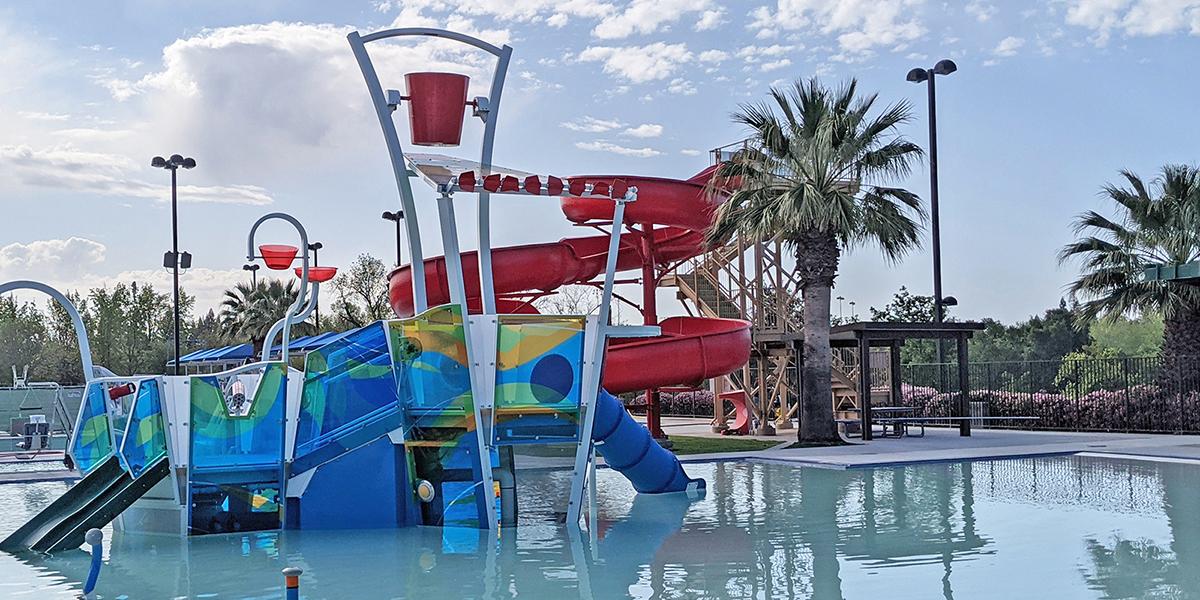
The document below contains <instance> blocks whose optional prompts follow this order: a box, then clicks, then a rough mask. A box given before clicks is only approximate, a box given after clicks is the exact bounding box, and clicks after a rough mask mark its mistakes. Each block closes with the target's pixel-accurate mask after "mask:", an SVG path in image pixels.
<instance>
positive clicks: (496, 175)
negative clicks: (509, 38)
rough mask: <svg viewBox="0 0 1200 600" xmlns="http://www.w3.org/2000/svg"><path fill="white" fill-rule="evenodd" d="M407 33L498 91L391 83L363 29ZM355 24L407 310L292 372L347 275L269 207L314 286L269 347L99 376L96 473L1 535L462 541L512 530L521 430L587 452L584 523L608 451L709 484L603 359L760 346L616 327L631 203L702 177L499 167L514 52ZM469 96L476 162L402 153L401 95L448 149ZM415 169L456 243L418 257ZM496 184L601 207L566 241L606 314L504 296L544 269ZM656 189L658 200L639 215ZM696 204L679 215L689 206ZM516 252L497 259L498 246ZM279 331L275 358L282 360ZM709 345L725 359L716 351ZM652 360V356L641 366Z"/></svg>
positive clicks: (660, 473)
mask: <svg viewBox="0 0 1200 600" xmlns="http://www.w3.org/2000/svg"><path fill="white" fill-rule="evenodd" d="M414 36H416V37H422V36H423V37H437V38H442V39H448V40H452V41H457V42H460V43H463V44H466V45H468V46H471V47H473V48H475V49H478V50H481V51H484V52H487V53H489V54H491V55H492V56H494V57H495V59H496V62H495V69H494V71H493V73H492V79H491V87H490V89H489V91H488V95H487V96H477V97H475V98H474V99H472V100H471V101H469V102H468V101H467V97H468V93H469V86H470V80H469V78H468V77H467V76H466V75H459V74H452V73H410V74H408V75H407V76H406V77H405V82H406V85H407V88H408V94H407V95H402V94H401V93H400V92H399V91H397V90H392V89H385V88H384V87H383V86H382V85H381V84H380V81H379V78H378V75H377V73H376V71H375V68H374V66H373V65H372V63H371V59H370V56H369V55H368V53H367V51H366V45H367V44H369V43H373V42H378V41H382V40H386V39H392V38H404V37H414ZM347 37H348V40H349V43H350V46H351V49H352V51H353V53H354V56H355V58H356V60H357V62H358V65H359V67H360V70H361V71H362V74H363V77H364V80H365V82H366V85H367V89H368V92H369V93H370V96H371V99H372V103H373V106H374V108H375V112H376V115H377V117H378V119H379V122H380V126H381V129H382V131H383V134H384V141H385V144H386V147H387V150H388V154H389V158H390V161H391V165H392V171H393V175H394V178H395V181H396V186H397V192H398V195H399V200H400V204H401V209H402V211H403V214H404V215H405V216H406V218H405V219H404V226H405V227H406V228H407V234H408V235H407V243H408V247H409V253H408V254H409V256H410V257H412V261H413V264H419V265H423V267H424V270H425V272H424V276H422V277H412V275H411V272H412V269H411V265H408V266H406V267H402V268H401V269H398V270H397V271H396V272H394V273H392V275H391V276H390V285H389V298H390V300H391V304H392V306H393V308H394V310H395V312H396V314H397V316H398V317H399V318H396V319H388V320H383V321H377V322H375V323H372V324H369V325H367V326H365V327H362V328H359V329H357V330H354V331H351V332H347V333H345V334H342V335H339V336H336V337H335V338H332V341H330V342H328V343H326V344H325V345H323V346H321V347H319V348H316V349H315V350H313V351H311V352H309V353H308V354H307V355H306V356H305V357H304V360H303V371H301V370H298V369H296V368H294V367H293V365H292V361H291V360H290V357H289V353H288V347H289V342H290V335H291V329H292V326H293V324H295V323H297V322H301V321H303V320H304V319H306V318H307V316H308V315H309V314H310V312H311V311H312V310H313V309H314V307H315V304H316V298H317V295H318V293H319V286H320V284H321V283H323V282H327V281H329V280H330V279H332V278H333V277H334V276H335V275H336V273H337V270H336V269H335V268H332V267H314V266H311V265H310V262H309V243H308V235H307V232H306V230H305V229H304V227H303V226H302V225H301V223H300V222H299V221H298V220H297V219H296V218H294V217H292V216H291V215H288V214H285V213H271V214H268V215H264V216H263V217H261V218H260V219H258V220H257V221H256V222H255V223H254V224H253V226H252V227H251V228H250V232H249V235H248V237H247V258H248V259H249V260H252V261H253V260H257V259H260V258H261V259H262V260H263V262H264V263H265V264H266V265H267V266H268V268H271V269H274V270H285V269H289V268H293V264H294V263H295V261H296V260H297V259H299V260H300V266H299V267H295V268H294V270H295V272H296V274H297V276H298V277H299V278H300V279H301V285H300V288H299V290H298V293H297V295H296V298H295V299H294V301H293V303H292V304H291V306H289V307H288V309H287V311H286V314H285V316H284V317H283V318H282V319H280V320H279V321H278V322H276V323H275V325H274V326H273V327H272V328H271V330H270V331H269V332H268V333H267V336H266V340H265V343H264V354H263V356H262V360H261V361H260V362H257V363H253V364H250V365H245V366H243V367H239V368H237V369H232V370H229V371H224V372H221V373H214V374H207V375H197V376H142V377H110V378H98V379H94V380H92V381H91V382H89V384H88V388H87V390H86V391H85V402H84V403H83V408H81V414H80V418H79V419H78V424H77V426H76V431H75V432H74V433H73V435H72V439H71V442H70V445H69V453H70V455H71V457H72V458H73V460H74V461H75V462H76V464H78V465H79V468H80V470H81V472H83V473H84V479H83V480H82V481H81V482H80V483H79V484H78V485H77V486H76V487H74V488H72V489H71V490H70V491H68V492H67V494H65V495H64V496H63V498H62V499H60V501H59V502H56V503H54V504H53V505H51V506H50V507H48V508H47V509H46V510H44V511H43V512H42V513H41V514H39V515H38V516H37V517H36V518H35V519H34V520H32V521H31V522H30V524H29V525H28V526H27V527H25V528H22V530H21V531H19V532H18V533H19V535H17V534H14V536H11V537H10V538H9V539H8V540H5V542H4V544H5V545H6V546H7V547H27V548H34V549H37V550H45V551H53V550H58V549H64V548H68V547H71V546H72V545H73V544H74V545H78V543H79V541H80V540H81V539H82V537H81V536H82V535H83V532H84V531H86V528H87V527H97V526H102V525H103V524H105V523H108V522H110V521H114V520H115V521H116V523H117V526H118V527H119V528H122V529H126V530H139V531H160V532H169V533H175V534H178V535H204V534H213V533H223V532H229V531H253V530H263V529H275V528H280V527H282V528H289V529H294V528H305V529H334V528H370V527H408V526H415V525H424V526H436V527H443V528H445V530H446V531H447V533H446V535H448V536H450V535H452V534H451V533H449V532H450V531H451V530H454V529H457V528H474V529H495V528H497V527H500V526H501V525H504V526H509V525H515V521H516V493H515V490H516V488H517V486H518V485H519V480H518V478H517V473H516V469H515V465H514V464H513V462H512V452H511V451H509V449H510V448H511V447H513V446H516V445H545V444H567V445H573V446H574V448H575V450H574V459H573V461H572V466H571V475H570V478H569V479H566V480H565V489H563V490H562V491H561V493H562V495H563V497H565V498H566V500H567V507H566V518H565V522H566V526H567V527H568V528H571V529H577V528H579V527H580V526H581V524H582V522H583V521H584V519H583V516H584V514H585V511H584V509H585V507H588V506H591V507H593V508H594V505H595V504H594V503H595V499H596V495H597V493H598V490H597V489H596V487H597V483H596V482H597V479H596V477H595V467H596V460H597V459H596V456H597V452H599V453H600V454H602V455H603V456H604V457H605V458H606V460H607V461H608V464H609V466H611V467H613V468H614V470H616V471H618V472H621V473H622V474H624V475H625V476H626V477H628V478H629V479H630V481H631V482H633V485H634V487H635V489H637V490H638V491H639V492H641V493H650V494H660V493H683V494H686V496H685V497H686V498H694V497H697V496H699V495H701V494H702V493H703V490H704V488H705V482H704V481H703V480H701V479H693V478H691V477H689V476H688V475H687V473H686V472H685V471H684V469H683V467H682V466H681V465H680V463H679V461H678V460H677V459H676V458H675V457H674V455H672V454H671V453H669V452H667V451H666V450H664V449H663V448H662V447H660V446H659V445H658V444H657V442H655V441H654V440H653V439H652V438H651V436H650V433H649V432H648V431H647V430H646V429H645V428H644V427H642V426H641V425H639V424H637V423H636V422H635V421H633V420H632V418H631V417H630V416H629V414H628V413H627V412H626V410H625V407H624V406H623V405H622V404H621V402H620V401H619V400H618V399H616V398H615V397H614V396H612V395H611V394H609V391H614V390H608V391H605V390H604V389H603V388H602V375H603V374H604V372H605V363H606V362H608V361H609V359H608V358H607V356H606V354H607V353H612V352H613V349H614V348H617V347H620V346H621V345H624V344H628V345H629V346H630V347H636V346H637V345H638V344H641V343H649V342H650V341H652V340H661V341H665V342H670V344H673V345H666V346H665V345H657V346H655V348H656V349H658V351H659V352H660V353H661V352H662V351H663V350H665V349H666V348H668V347H669V348H674V349H675V350H677V351H679V350H683V349H687V350H686V352H687V354H686V357H687V360H688V361H692V360H694V363H695V364H694V366H695V368H694V369H691V370H689V371H688V372H687V373H686V374H684V375H679V374H676V373H673V374H671V375H670V376H669V377H667V378H668V379H671V380H672V381H675V380H677V379H678V378H679V377H683V378H685V379H686V380H687V381H694V379H695V378H703V377H711V376H715V375H719V374H722V373H721V370H722V369H725V368H729V369H732V368H735V367H736V366H737V365H734V366H730V365H732V364H733V363H735V362H737V361H738V360H739V359H740V360H741V361H742V362H744V360H745V358H744V357H741V356H740V355H739V352H745V351H748V343H741V342H742V341H743V340H742V338H743V337H745V336H746V335H748V334H747V326H746V324H745V323H744V322H740V321H730V320H720V319H718V320H703V319H700V320H696V321H697V322H696V323H693V322H692V321H688V322H687V323H689V325H688V326H686V327H685V326H684V325H683V323H684V321H682V320H681V321H680V322H679V323H678V324H675V323H670V320H668V321H667V322H664V323H663V326H662V327H660V326H658V325H652V326H620V325H612V324H610V318H609V317H610V308H611V303H612V299H613V285H614V283H615V274H616V272H617V271H619V270H624V269H628V268H630V266H629V263H628V257H629V255H628V254H625V252H626V251H627V245H628V239H627V237H626V235H627V234H622V231H623V229H624V228H625V227H626V225H627V224H630V223H642V224H644V223H646V222H654V221H647V220H643V219H645V218H646V217H644V216H643V217H638V218H637V219H633V220H632V221H631V220H630V218H629V217H630V216H637V215H639V214H641V215H653V214H656V212H655V211H658V210H661V209H660V208H658V205H659V204H660V203H661V201H662V200H672V199H678V198H677V197H678V193H677V190H679V189H684V188H686V189H687V190H689V191H691V190H693V188H695V187H696V185H697V184H694V183H690V182H678V181H674V180H662V179H657V178H646V177H626V176H583V177H565V178H560V177H556V176H542V175H536V174H533V173H528V172H524V171H519V170H515V169H508V168H502V167H498V166H496V165H494V164H493V162H492V146H493V142H494V138H495V128H496V123H497V118H498V115H499V107H500V99H501V93H502V90H503V85H504V79H505V73H506V71H507V68H508V64H509V59H510V57H511V53H512V49H511V48H509V47H508V46H503V47H496V46H493V45H491V44H487V43H486V42H483V41H481V40H478V39H475V38H472V37H469V36H465V35H463V34H458V33H454V32H448V31H441V30H434V29H424V28H411V29H393V30H387V31H381V32H377V33H372V34H368V35H360V34H359V33H358V32H352V33H351V34H349V35H348V36H347ZM467 107H470V108H471V115H472V116H474V117H477V118H479V119H480V120H481V121H482V123H483V135H482V137H481V141H480V150H479V159H478V160H477V161H471V160H466V159H462V158H456V157H449V156H442V155H430V154H413V155H406V154H405V153H404V150H403V147H402V145H401V142H400V138H399V135H398V134H397V130H396V126H395V123H394V121H393V115H392V113H393V112H394V111H396V110H400V109H401V108H404V109H406V110H408V111H409V118H408V121H409V123H410V127H411V141H412V143H414V144H415V145H430V146H455V145H458V144H459V143H460V142H461V138H462V128H463V122H464V119H465V114H466V109H467ZM410 178H416V179H418V180H419V181H421V182H423V183H425V184H427V185H429V186H430V188H431V189H432V190H433V192H434V193H435V194H436V195H437V200H436V207H437V211H438V233H439V234H440V238H441V241H442V245H443V249H444V251H445V256H444V257H438V258H435V259H429V260H426V259H425V258H424V257H423V255H422V246H421V231H420V229H419V226H418V222H419V219H418V218H417V216H418V211H417V209H416V202H415V197H414V194H413V189H412V184H411V181H410ZM681 186H682V187H681ZM663 189H666V190H676V192H674V195H672V193H664V192H662V191H661V190H663ZM492 194H502V195H503V194H510V195H527V196H545V197H555V198H561V200H560V202H562V204H563V206H564V210H565V207H567V206H568V205H569V204H570V205H572V206H574V205H575V204H576V203H578V204H579V205H580V206H583V207H585V209H584V210H586V211H591V212H589V214H590V215H592V217H590V218H592V219H593V222H592V224H593V225H595V226H597V227H599V228H601V231H604V229H603V228H604V227H607V228H608V230H607V231H606V232H605V233H604V234H603V235H599V236H595V237H594V238H590V239H589V240H588V241H587V242H586V243H579V244H576V245H575V246H571V247H570V250H571V252H572V253H574V255H575V259H577V260H578V261H580V262H579V265H586V268H585V269H582V270H577V271H576V273H575V275H573V277H575V278H576V279H577V280H579V281H588V282H591V283H593V284H594V285H596V286H597V287H598V288H599V289H600V290H601V301H600V304H599V306H598V308H597V309H596V310H595V311H594V312H592V313H591V314H585V315H543V314H537V313H536V311H531V310H528V307H529V305H528V302H525V303H524V304H521V303H517V302H514V300H513V299H512V298H511V297H507V295H508V294H509V293H510V292H511V291H512V289H511V288H513V284H512V281H511V277H513V276H514V275H518V272H517V270H516V267H524V270H525V271H527V272H529V273H537V272H539V269H531V268H528V267H529V265H528V264H524V265H522V264H521V263H510V262H507V259H505V260H501V261H500V264H499V265H498V266H499V267H500V268H499V270H498V271H494V270H493V263H492V260H493V250H492V245H491V239H490V197H491V195H492ZM468 195H472V196H473V197H470V196H468ZM467 197H470V200H471V201H473V203H474V204H475V207H476V208H477V211H476V212H477V215H478V223H477V224H478V235H479V238H478V246H479V248H480V251H479V252H477V253H463V252H461V251H460V250H459V236H458V221H457V219H456V217H455V204H456V203H461V202H462V201H463V199H464V198H467ZM639 199H641V200H642V201H641V202H639ZM646 199H653V200H654V201H653V202H650V203H649V206H648V207H647V208H645V209H642V208H641V207H642V206H643V205H645V204H647V203H646V202H645V200H646ZM685 204H686V203H685ZM687 206H688V209H689V210H692V211H694V210H695V209H696V206H693V205H687ZM685 212H686V211H682V210H681V211H678V212H675V213H671V214H673V215H675V217H678V218H679V219H680V220H681V221H687V222H688V223H691V221H692V220H695V217H694V216H684V213H685ZM702 212H703V211H702ZM597 215H600V216H597ZM273 219H274V220H283V221H287V222H288V223H290V224H291V225H292V226H293V227H294V228H295V229H296V232H297V234H298V236H299V244H297V245H285V244H262V245H259V246H257V250H256V246H255V234H256V232H257V230H258V228H259V226H260V225H262V224H263V223H264V222H266V221H268V220H273ZM689 219H690V220H689ZM659 222H661V221H659ZM667 222H668V223H670V224H672V225H675V223H674V222H673V221H667ZM694 229H696V228H695V227H692V228H691V230H688V231H684V232H683V233H682V234H677V232H675V231H669V230H660V231H664V232H668V233H667V234H664V235H663V238H662V239H661V240H659V242H660V244H659V246H658V247H659V249H660V250H659V254H658V255H657V256H660V257H661V256H668V255H670V253H671V248H673V246H672V244H684V245H685V248H684V249H683V250H682V251H683V252H685V253H686V252H691V251H692V248H693V247H694V246H695V245H696V244H697V243H698V242H697V241H696V234H695V233H694ZM656 235H657V234H656ZM680 239H682V240H683V241H679V240H680ZM506 250H509V249H501V250H500V251H498V252H497V253H496V256H497V257H505V256H506V254H505V251H506ZM530 256H534V255H530ZM536 256H537V257H538V258H539V259H544V258H546V255H544V254H540V253H538V254H536ZM639 260H640V259H639ZM431 264H433V265H435V267H436V268H435V269H434V271H433V272H430V265H431ZM547 268H548V270H549V272H550V273H551V274H557V275H558V276H559V279H561V278H562V277H561V275H562V274H561V273H555V271H556V269H559V267H555V266H548V267H547ZM406 269H407V270H406ZM405 273H407V274H408V276H407V278H406V277H405V276H404V274H405ZM563 283H565V282H559V283H558V284H555V285H550V286H547V287H546V288H544V289H553V288H555V287H557V286H558V285H562V284H563ZM497 287H501V288H502V289H503V290H504V291H503V292H502V293H503V294H504V296H503V297H498V296H497ZM523 289H529V288H523ZM516 313H521V314H516ZM701 322H702V323H701ZM669 323H670V326H668V324H669ZM280 335H281V336H282V346H281V350H282V352H281V359H280V360H277V361H271V360H268V359H269V358H270V355H269V351H270V349H271V347H272V346H273V345H274V341H275V338H276V337H277V336H280ZM716 340H724V341H721V342H720V343H717V341H716ZM739 343H741V348H740V349H739V348H736V346H737V345H738V344H739ZM710 354H720V355H721V356H722V357H723V359H722V360H709V355H710ZM626 356H632V353H626ZM643 356H645V355H643ZM660 358H661V356H660ZM649 364H650V363H646V364H643V365H641V366H640V367H639V369H640V370H641V371H647V370H649V369H650V368H651V367H649V366H648V365H649ZM738 364H740V363H738ZM621 370H622V369H618V371H621ZM631 371H633V369H631V368H628V367H627V368H625V369H624V372H625V373H626V374H628V373H630V372H631ZM725 372H728V371H725ZM661 378H662V377H658V378H654V377H652V379H661ZM605 381H606V382H607V377H605ZM615 389H616V390H617V391H623V390H622V389H621V388H619V387H618V388H615ZM114 390H119V391H117V392H115V394H114ZM363 473H371V474H372V476H371V477H364V476H363ZM588 513H589V515H590V514H594V511H588ZM586 521H587V524H588V527H589V529H593V530H594V529H595V528H596V523H595V519H594V517H592V516H589V518H588V519H587V520H586ZM447 539H449V538H447ZM456 539H457V538H456ZM464 539H466V538H464ZM475 539H478V538H477V537H476V538H475Z"/></svg>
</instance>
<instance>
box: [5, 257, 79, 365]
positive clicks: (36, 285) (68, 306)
mask: <svg viewBox="0 0 1200 600" xmlns="http://www.w3.org/2000/svg"><path fill="white" fill-rule="evenodd" d="M14 290H35V291H38V292H42V293H43V294H46V295H47V296H50V297H51V298H53V299H54V300H55V301H56V302H58V304H59V305H60V306H62V307H63V309H64V310H66V311H67V314H68V315H70V316H71V325H72V326H73V327H74V329H75V339H76V340H77V341H78V342H79V362H80V363H81V364H82V366H83V380H84V381H85V382H90V381H91V380H92V379H93V378H94V377H95V372H94V371H93V369H94V366H93V365H92V346H91V344H89V343H88V335H87V328H85V327H84V326H83V317H80V316H79V310H78V309H76V308H75V305H74V304H72V303H71V301H70V300H68V299H67V297H66V296H65V295H63V293H62V292H60V291H58V290H56V289H54V288H52V287H50V286H48V285H46V284H44V283H41V282H39V281H29V280H17V281H9V282H7V283H0V294H6V293H8V292H11V291H14Z"/></svg>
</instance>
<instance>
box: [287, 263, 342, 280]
mask: <svg viewBox="0 0 1200 600" xmlns="http://www.w3.org/2000/svg"><path fill="white" fill-rule="evenodd" d="M334 275H337V267H309V268H308V281H309V283H325V282H326V281H329V280H330V279H333V276H334ZM296 277H304V267H296Z"/></svg>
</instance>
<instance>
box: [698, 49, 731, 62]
mask: <svg viewBox="0 0 1200 600" xmlns="http://www.w3.org/2000/svg"><path fill="white" fill-rule="evenodd" d="M727 58H729V53H728V52H725V51H724V50H705V51H704V52H701V53H700V54H698V55H696V60H699V61H700V62H702V63H719V62H722V61H724V60H725V59H727Z"/></svg>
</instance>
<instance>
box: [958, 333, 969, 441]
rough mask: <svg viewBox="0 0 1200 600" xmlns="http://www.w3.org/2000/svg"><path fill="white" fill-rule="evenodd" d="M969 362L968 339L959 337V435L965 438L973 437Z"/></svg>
mask: <svg viewBox="0 0 1200 600" xmlns="http://www.w3.org/2000/svg"><path fill="white" fill-rule="evenodd" d="M967 367H968V362H967V338H966V337H964V336H959V338H958V393H959V401H958V411H959V415H958V416H959V417H962V419H961V420H959V422H958V434H959V435H961V436H964V437H970V435H971V420H970V419H968V418H967V417H968V416H969V413H970V406H971V383H970V373H969V372H968V368H967Z"/></svg>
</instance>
